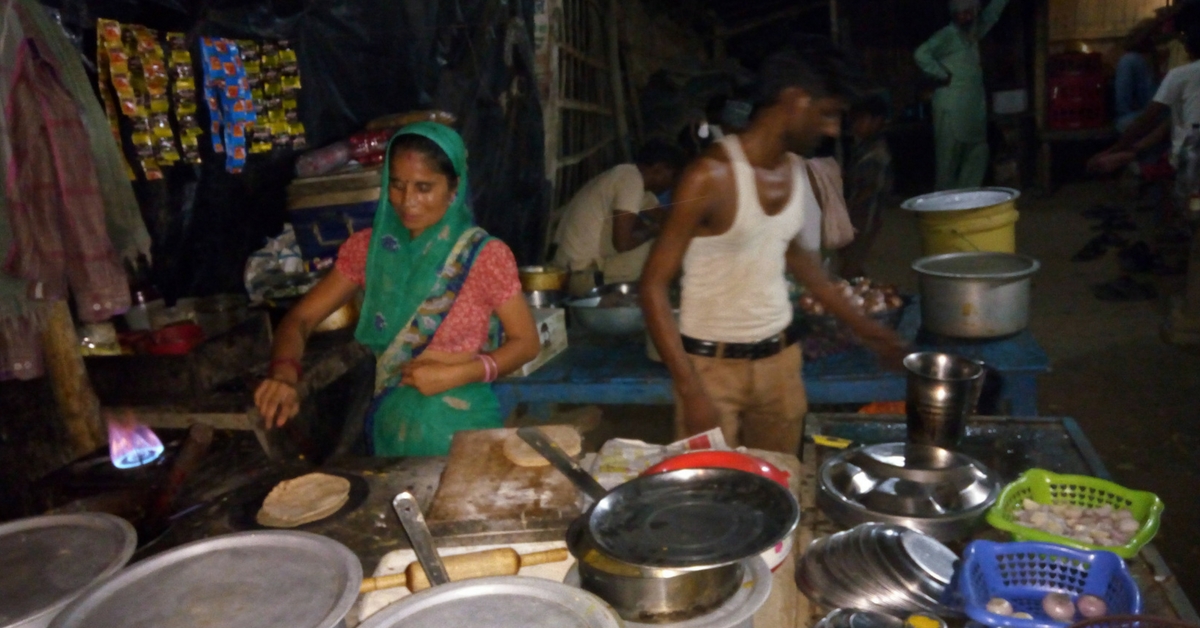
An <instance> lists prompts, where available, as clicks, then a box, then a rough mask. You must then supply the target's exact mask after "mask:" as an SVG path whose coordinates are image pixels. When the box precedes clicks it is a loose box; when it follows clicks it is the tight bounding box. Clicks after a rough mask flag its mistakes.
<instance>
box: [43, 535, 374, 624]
mask: <svg viewBox="0 0 1200 628" xmlns="http://www.w3.org/2000/svg"><path fill="white" fill-rule="evenodd" d="M361 583H362V565H361V564H360V563H359V562H358V557H356V556H355V555H354V553H353V552H351V551H350V550H349V549H348V548H347V547H346V546H344V545H342V544H341V543H338V542H337V541H334V540H332V539H329V538H326V537H323V536H319V535H316V534H310V533H308V532H295V531H264V532H241V533H237V534H227V535H223V536H218V537H214V538H211V539H205V540H203V541H197V542H194V543H189V544H187V545H183V546H180V547H178V548H176V549H173V550H171V551H169V552H166V553H163V554H159V555H157V556H154V557H152V558H148V559H146V560H145V561H142V562H140V563H137V564H135V565H133V566H132V567H129V568H128V569H125V570H124V571H122V572H121V573H118V574H117V575H115V576H113V577H111V578H109V579H107V580H104V581H102V582H98V583H96V584H94V585H92V586H90V587H88V588H87V589H86V590H85V591H84V592H83V593H82V594H80V596H79V597H78V598H76V599H75V601H74V602H72V603H71V604H70V605H69V606H67V608H65V609H63V611H62V613H61V614H59V616H58V617H57V618H55V620H54V623H53V624H51V626H52V627H53V628H96V627H98V626H120V627H121V628H197V627H199V626H204V628H249V627H251V626H253V627H254V628H334V627H335V626H340V625H341V623H342V619H343V618H344V617H345V615H346V612H347V611H349V609H350V606H351V605H352V604H353V603H354V600H355V598H357V597H358V588H359V585H360V584H361Z"/></svg>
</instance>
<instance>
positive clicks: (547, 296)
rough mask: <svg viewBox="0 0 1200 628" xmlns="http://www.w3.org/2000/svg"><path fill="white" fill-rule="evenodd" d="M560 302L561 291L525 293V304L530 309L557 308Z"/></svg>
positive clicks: (532, 291)
mask: <svg viewBox="0 0 1200 628" xmlns="http://www.w3.org/2000/svg"><path fill="white" fill-rule="evenodd" d="M562 300H563V293H562V291H561V290H530V291H528V292H526V293H525V302H526V303H528V304H529V307H532V308H547V307H558V305H559V304H560V303H562Z"/></svg>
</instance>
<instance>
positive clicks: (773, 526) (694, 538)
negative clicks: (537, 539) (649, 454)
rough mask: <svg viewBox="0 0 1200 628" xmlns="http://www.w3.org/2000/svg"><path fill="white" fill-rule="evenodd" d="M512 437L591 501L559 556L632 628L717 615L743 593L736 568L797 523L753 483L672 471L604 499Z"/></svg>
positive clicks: (785, 495)
mask: <svg viewBox="0 0 1200 628" xmlns="http://www.w3.org/2000/svg"><path fill="white" fill-rule="evenodd" d="M517 433H518V435H520V436H521V438H522V439H524V440H525V441H526V442H527V443H529V444H530V446H532V447H533V448H534V449H535V450H537V451H538V453H540V454H542V455H543V456H545V457H546V459H547V460H549V461H550V463H551V464H553V465H554V466H555V468H557V469H558V470H559V471H560V472H562V473H563V474H564V475H566V476H567V477H568V478H570V479H571V480H572V481H573V482H574V483H575V484H576V486H578V487H579V488H580V489H581V490H582V491H583V492H584V493H585V494H587V495H588V496H589V497H591V498H592V499H594V500H595V504H594V505H593V506H592V507H591V508H590V509H589V510H588V511H587V512H586V513H584V514H583V515H581V516H580V518H579V519H577V520H576V521H575V522H574V523H573V524H572V525H571V528H570V530H569V531H568V533H567V547H568V549H570V550H571V553H572V554H573V555H574V556H575V558H576V559H577V560H578V562H579V577H580V582H581V585H582V586H583V588H584V589H585V590H587V591H591V592H592V593H595V594H597V595H599V596H600V597H601V598H603V599H604V600H605V601H607V602H608V603H610V604H612V605H613V607H615V608H616V609H617V612H618V613H620V615H621V616H622V617H624V618H625V619H628V620H631V621H636V622H639V623H664V622H677V621H683V620H685V619H689V618H691V617H695V616H697V615H701V614H704V613H706V612H708V611H710V610H712V609H714V608H716V607H718V606H720V605H721V604H722V603H724V602H725V601H726V600H728V599H729V597H730V596H732V595H733V594H734V593H735V592H736V591H737V589H738V587H739V586H740V585H741V583H742V580H743V566H742V565H743V564H742V562H741V561H742V560H743V559H745V558H747V557H751V556H755V555H757V554H760V553H761V552H762V551H764V550H765V549H767V548H769V547H771V546H773V545H775V544H776V543H778V542H779V541H780V540H782V539H783V538H784V537H786V536H788V535H790V534H791V533H792V532H793V530H794V529H795V526H796V524H797V522H798V521H799V515H800V508H799V504H797V502H796V499H795V497H793V496H792V494H791V492H790V491H788V490H787V489H786V488H783V487H782V486H780V485H779V484H778V483H776V482H774V481H772V480H769V479H767V478H764V477H762V476H759V475H755V474H753V473H748V472H745V471H740V470H736V469H719V468H706V469H680V470H675V471H668V472H665V473H659V474H656V475H651V476H644V477H640V478H637V479H635V480H632V481H630V482H626V483H625V484H622V485H620V486H618V487H616V488H615V489H613V490H612V491H611V492H610V491H607V490H605V489H604V487H603V486H601V485H600V483H599V482H597V481H596V480H595V478H593V477H592V476H591V475H590V474H588V473H587V471H585V470H584V469H583V468H582V467H580V466H579V465H578V464H576V463H575V462H574V461H572V460H571V459H570V458H569V457H567V455H566V454H565V453H564V452H563V451H562V450H561V449H560V448H558V447H557V446H556V445H555V444H554V443H552V442H550V441H549V440H548V439H546V438H545V436H544V435H543V434H542V433H541V432H540V431H539V430H537V429H536V428H521V429H519V430H518V431H517Z"/></svg>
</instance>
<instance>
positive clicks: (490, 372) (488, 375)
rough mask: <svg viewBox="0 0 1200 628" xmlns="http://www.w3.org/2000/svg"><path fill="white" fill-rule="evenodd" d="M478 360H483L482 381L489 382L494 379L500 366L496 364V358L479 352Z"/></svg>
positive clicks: (498, 372)
mask: <svg viewBox="0 0 1200 628" xmlns="http://www.w3.org/2000/svg"><path fill="white" fill-rule="evenodd" d="M477 357H478V358H479V361H480V362H483V381H484V383H487V384H490V383H492V382H494V381H496V378H497V376H499V374H500V367H499V366H497V365H496V359H495V358H493V357H492V356H490V355H488V354H486V353H480V354H479V355H478V356H477Z"/></svg>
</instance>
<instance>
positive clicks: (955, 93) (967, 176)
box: [913, 0, 1008, 190]
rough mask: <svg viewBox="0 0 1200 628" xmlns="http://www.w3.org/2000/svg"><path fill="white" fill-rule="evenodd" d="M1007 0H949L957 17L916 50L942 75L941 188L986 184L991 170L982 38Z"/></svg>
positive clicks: (936, 108) (928, 68) (929, 70)
mask: <svg viewBox="0 0 1200 628" xmlns="http://www.w3.org/2000/svg"><path fill="white" fill-rule="evenodd" d="M1007 4H1008V0H991V2H989V3H988V6H987V8H986V9H984V10H983V11H982V13H981V12H980V11H979V0H950V14H951V15H952V16H953V19H954V21H953V22H951V23H950V24H948V25H946V27H945V28H943V29H941V30H939V31H938V32H936V33H934V34H933V37H930V38H929V39H928V40H927V41H926V42H925V43H923V44H921V47H920V48H917V51H916V52H915V53H913V57H914V58H915V59H916V61H917V65H918V66H920V68H921V70H922V71H923V72H925V73H926V74H928V75H930V76H932V77H933V78H935V79H938V80H941V81H943V85H942V87H940V88H938V90H937V91H935V92H934V94H933V135H934V142H935V144H936V151H937V189H939V190H954V189H960V188H973V187H979V186H981V185H983V177H984V175H985V174H987V165H988V145H987V93H986V92H985V91H984V88H983V68H982V67H981V66H980V64H979V40H980V39H982V38H983V36H984V35H986V34H987V32H988V31H989V30H991V28H992V27H993V26H995V25H996V22H997V21H998V20H999V19H1000V13H1001V12H1003V11H1004V7H1005V5H1007Z"/></svg>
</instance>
